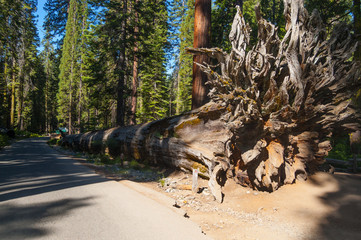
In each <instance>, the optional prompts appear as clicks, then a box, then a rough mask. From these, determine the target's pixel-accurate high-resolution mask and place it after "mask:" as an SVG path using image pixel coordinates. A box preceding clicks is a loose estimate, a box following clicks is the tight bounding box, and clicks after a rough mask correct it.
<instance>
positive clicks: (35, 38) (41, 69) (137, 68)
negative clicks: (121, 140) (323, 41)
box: [0, 0, 361, 133]
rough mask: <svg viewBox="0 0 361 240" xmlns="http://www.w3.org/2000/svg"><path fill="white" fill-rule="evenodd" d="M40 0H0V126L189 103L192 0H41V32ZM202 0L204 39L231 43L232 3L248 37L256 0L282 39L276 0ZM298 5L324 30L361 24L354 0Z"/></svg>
mask: <svg viewBox="0 0 361 240" xmlns="http://www.w3.org/2000/svg"><path fill="white" fill-rule="evenodd" d="M44 1H45V0H44ZM37 2H38V1H36V0H2V1H1V2H0V21H1V24H0V46H1V49H0V92H1V94H0V126H3V127H7V128H16V129H19V130H29V131H32V132H52V131H54V130H55V129H57V128H58V127H67V128H69V132H70V133H77V132H85V131H89V130H96V129H106V128H110V127H114V126H125V125H134V124H139V123H145V122H149V121H153V120H158V119H162V118H164V117H167V116H173V115H178V114H181V113H184V112H187V111H189V110H191V107H192V67H193V56H192V55H190V54H188V53H186V50H185V49H186V48H187V47H193V39H194V37H193V34H194V33H193V31H194V25H195V23H194V9H195V2H197V1H195V0H142V1H140V0H106V1H98V0H66V1H64V0H46V3H45V11H46V16H45V20H44V26H43V27H44V31H45V36H44V38H43V39H41V41H40V39H39V32H38V29H37V28H36V21H38V19H37V18H38V16H37V15H36V7H37ZM200 2H202V1H200ZM203 2H209V3H208V4H211V14H210V15H211V26H210V34H209V35H210V37H209V43H208V46H206V47H219V48H222V49H223V50H225V51H228V50H230V48H231V45H230V42H229V41H228V34H229V32H230V29H231V24H232V20H233V17H234V15H235V13H236V7H235V6H236V5H239V6H241V8H242V12H243V15H244V18H245V20H246V22H248V23H249V24H250V27H251V29H252V31H251V37H250V41H251V42H255V41H256V38H257V28H258V26H257V19H256V14H255V11H254V8H255V6H256V5H257V4H259V5H260V11H261V14H262V17H263V18H264V19H266V20H268V21H270V22H272V23H273V24H275V25H276V26H277V27H278V34H279V35H280V36H279V37H280V38H282V37H283V35H284V34H285V32H286V31H285V20H284V18H283V11H284V5H283V1H282V0H273V1H264V0H261V1H256V0H243V1H242V0H238V1H230V0H215V1H212V2H211V1H203ZM210 2H211V3H210ZM305 6H306V8H307V10H308V11H309V12H310V13H311V12H312V10H313V9H316V8H317V9H318V10H319V11H320V15H321V18H322V21H323V22H324V23H325V26H326V27H327V34H330V32H331V30H332V28H333V26H334V24H335V23H336V22H338V21H346V22H347V23H349V24H351V25H352V26H353V31H354V32H355V33H359V32H360V31H361V30H360V29H361V22H360V21H361V20H360V1H358V0H354V1H351V0H344V1H337V0H327V1H324V0H322V1H321V0H305ZM40 46H41V47H40ZM360 55H361V53H360V50H357V51H356V53H355V56H354V58H355V59H357V58H359V56H360Z"/></svg>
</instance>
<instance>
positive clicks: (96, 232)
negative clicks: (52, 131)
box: [0, 138, 206, 240]
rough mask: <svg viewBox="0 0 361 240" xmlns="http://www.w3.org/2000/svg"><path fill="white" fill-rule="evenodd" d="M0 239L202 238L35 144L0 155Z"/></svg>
mask: <svg viewBox="0 0 361 240" xmlns="http://www.w3.org/2000/svg"><path fill="white" fill-rule="evenodd" d="M0 239H4V240H5V239H6V240H7V239H52V240H53V239H54V240H56V239H72V240H74V239H86V240H89V239H131V240H136V239H142V240H143V239H145V240H146V239H157V240H160V239H166V240H171V239H181V240H185V239H206V237H205V236H204V235H203V234H202V233H201V231H200V229H199V227H197V226H196V225H195V224H194V223H193V222H191V221H189V220H188V219H186V218H184V217H182V216H180V215H178V214H176V213H174V212H173V211H171V210H170V209H169V208H166V207H164V206H162V205H160V204H159V203H157V202H155V201H153V200H151V199H149V198H146V197H145V196H143V195H141V194H139V193H137V192H135V191H134V190H132V189H130V188H128V187H126V186H125V185H123V184H121V183H119V182H115V181H111V180H108V179H105V178H103V177H101V176H99V175H97V174H95V173H94V172H93V171H92V170H90V169H88V168H86V167H84V166H82V165H81V164H79V163H78V162H76V161H74V160H72V159H70V158H68V157H66V156H62V155H60V154H58V153H57V152H56V151H55V150H53V149H51V148H50V147H48V146H47V145H46V139H45V138H37V139H27V140H23V141H20V142H17V143H15V144H13V145H12V146H11V147H10V148H8V149H4V150H1V151H0Z"/></svg>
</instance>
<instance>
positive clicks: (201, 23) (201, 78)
mask: <svg viewBox="0 0 361 240" xmlns="http://www.w3.org/2000/svg"><path fill="white" fill-rule="evenodd" d="M211 6H212V1H211V0H196V2H195V13H194V42H193V47H194V48H204V47H209V44H210V31H211ZM193 61H194V62H195V63H193V84H192V85H193V88H192V109H196V108H198V107H200V106H202V105H204V104H205V103H207V102H208V101H209V98H208V96H207V94H208V92H209V89H208V87H207V86H206V84H205V83H206V82H207V75H206V74H205V73H204V72H202V70H201V69H200V67H199V66H198V65H197V64H196V63H200V64H203V63H204V62H205V63H208V62H209V58H208V57H207V56H205V55H197V56H194V57H193Z"/></svg>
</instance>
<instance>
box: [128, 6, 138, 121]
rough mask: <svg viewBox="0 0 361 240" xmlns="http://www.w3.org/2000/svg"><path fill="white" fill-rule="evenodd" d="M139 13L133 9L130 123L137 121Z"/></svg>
mask: <svg viewBox="0 0 361 240" xmlns="http://www.w3.org/2000/svg"><path fill="white" fill-rule="evenodd" d="M137 4H138V0H135V5H137ZM138 22H139V14H138V12H137V10H135V27H134V40H135V41H134V49H133V52H134V60H133V80H132V96H131V98H132V99H131V116H130V125H134V124H136V123H137V121H136V111H137V88H138V42H137V39H138V33H139V27H138Z"/></svg>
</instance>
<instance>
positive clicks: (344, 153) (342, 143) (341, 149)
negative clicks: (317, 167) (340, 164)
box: [328, 136, 352, 161]
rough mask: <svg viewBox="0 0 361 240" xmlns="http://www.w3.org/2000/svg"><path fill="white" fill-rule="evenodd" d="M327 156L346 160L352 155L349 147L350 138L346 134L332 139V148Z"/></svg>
mask: <svg viewBox="0 0 361 240" xmlns="http://www.w3.org/2000/svg"><path fill="white" fill-rule="evenodd" d="M328 157H329V158H334V159H341V160H345V161H347V160H348V159H350V158H351V157H352V154H351V149H350V139H349V137H348V136H344V137H339V138H336V139H332V150H331V151H330V152H329V154H328Z"/></svg>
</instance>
